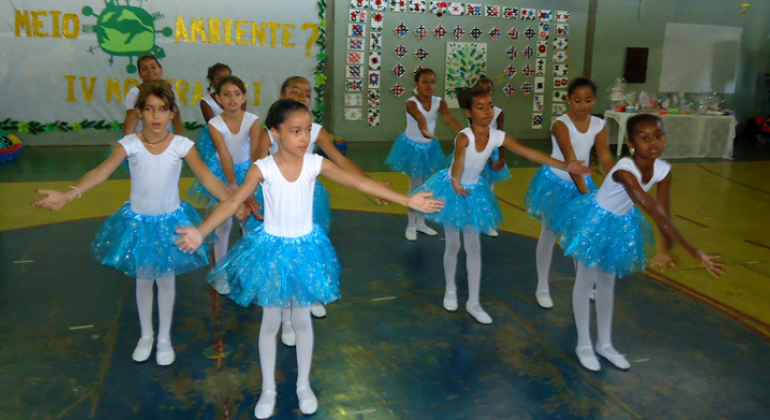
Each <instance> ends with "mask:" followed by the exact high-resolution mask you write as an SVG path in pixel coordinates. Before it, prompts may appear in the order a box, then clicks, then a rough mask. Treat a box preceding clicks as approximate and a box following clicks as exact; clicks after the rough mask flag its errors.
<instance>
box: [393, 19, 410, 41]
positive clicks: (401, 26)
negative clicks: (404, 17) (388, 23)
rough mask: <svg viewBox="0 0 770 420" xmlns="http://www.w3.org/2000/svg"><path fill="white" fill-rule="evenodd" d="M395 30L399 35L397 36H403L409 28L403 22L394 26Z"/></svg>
mask: <svg viewBox="0 0 770 420" xmlns="http://www.w3.org/2000/svg"><path fill="white" fill-rule="evenodd" d="M394 31H395V32H396V35H398V36H399V38H403V37H404V35H406V33H407V32H409V28H407V27H406V25H404V23H403V22H401V23H399V24H398V26H396V29H394Z"/></svg>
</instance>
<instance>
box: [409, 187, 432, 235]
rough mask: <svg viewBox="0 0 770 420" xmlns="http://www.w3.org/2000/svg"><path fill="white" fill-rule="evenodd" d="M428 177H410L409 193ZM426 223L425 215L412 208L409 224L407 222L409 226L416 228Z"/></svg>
mask: <svg viewBox="0 0 770 420" xmlns="http://www.w3.org/2000/svg"><path fill="white" fill-rule="evenodd" d="M426 179H427V178H416V177H411V176H410V177H409V193H410V194H411V193H412V191H414V190H415V189H416V188H417V187H419V186H420V185H422V183H423V182H425V180H426ZM424 224H425V217H423V216H420V215H418V214H417V211H416V210H414V209H412V208H410V209H409V224H407V226H406V227H407V228H411V229H414V228H416V227H417V226H421V225H424Z"/></svg>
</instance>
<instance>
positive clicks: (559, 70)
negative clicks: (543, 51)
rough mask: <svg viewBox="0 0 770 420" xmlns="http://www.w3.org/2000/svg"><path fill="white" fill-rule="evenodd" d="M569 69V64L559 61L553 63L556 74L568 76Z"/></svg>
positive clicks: (554, 73)
mask: <svg viewBox="0 0 770 420" xmlns="http://www.w3.org/2000/svg"><path fill="white" fill-rule="evenodd" d="M568 70H569V64H561V63H557V64H554V65H553V75H554V76H566V75H567V72H568Z"/></svg>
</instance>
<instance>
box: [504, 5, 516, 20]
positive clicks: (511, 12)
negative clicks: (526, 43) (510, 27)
mask: <svg viewBox="0 0 770 420" xmlns="http://www.w3.org/2000/svg"><path fill="white" fill-rule="evenodd" d="M503 17H504V18H506V19H518V18H519V8H518V7H507V6H503Z"/></svg>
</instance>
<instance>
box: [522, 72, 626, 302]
mask: <svg viewBox="0 0 770 420" xmlns="http://www.w3.org/2000/svg"><path fill="white" fill-rule="evenodd" d="M567 100H569V104H570V111H569V113H567V114H564V115H562V116H560V117H559V118H557V119H556V121H555V122H554V124H553V126H551V143H552V145H553V146H552V147H553V152H551V157H553V158H554V159H559V160H564V161H565V162H572V161H574V160H582V161H583V162H585V165H586V166H588V163H589V161H590V160H591V148H592V147H593V146H594V145H596V155H597V157H598V158H599V164H600V165H601V167H602V170H603V171H604V173H607V172H609V171H610V169H612V166H613V165H615V158H614V157H613V156H612V153H610V145H609V142H608V131H607V126H606V125H605V123H604V120H603V119H601V118H598V117H594V116H591V109H593V107H594V103H595V101H596V85H595V84H594V82H592V81H591V79H589V78H587V77H578V78H576V79H573V80H572V81H571V82H570V84H569V86H568V88H567ZM589 191H596V185H594V182H593V180H592V179H591V176H590V175H585V176H583V175H574V174H569V173H567V172H565V171H562V170H561V169H557V168H553V167H549V166H543V167H541V168H540V170H539V171H538V172H537V173H536V174H535V177H534V178H533V179H532V181H531V182H530V183H529V188H528V189H527V194H526V196H525V197H524V206H525V208H526V209H527V214H529V215H530V216H532V217H533V218H534V219H536V220H539V221H540V223H542V224H543V227H542V229H541V231H540V238H539V239H538V240H537V249H536V251H535V261H536V267H537V290H536V292H535V297H536V299H537V303H538V304H539V305H540V306H541V307H543V308H552V307H553V301H552V300H551V293H550V288H549V286H548V275H549V273H550V271H551V257H552V254H553V247H554V244H556V235H555V234H554V233H553V230H552V229H551V228H550V223H551V218H552V217H553V215H554V214H555V213H556V212H557V211H559V210H561V209H562V208H563V207H564V206H565V205H566V204H567V203H569V202H570V201H572V200H574V199H575V198H577V197H579V196H580V195H581V194H587V193H588V192H589Z"/></svg>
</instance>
